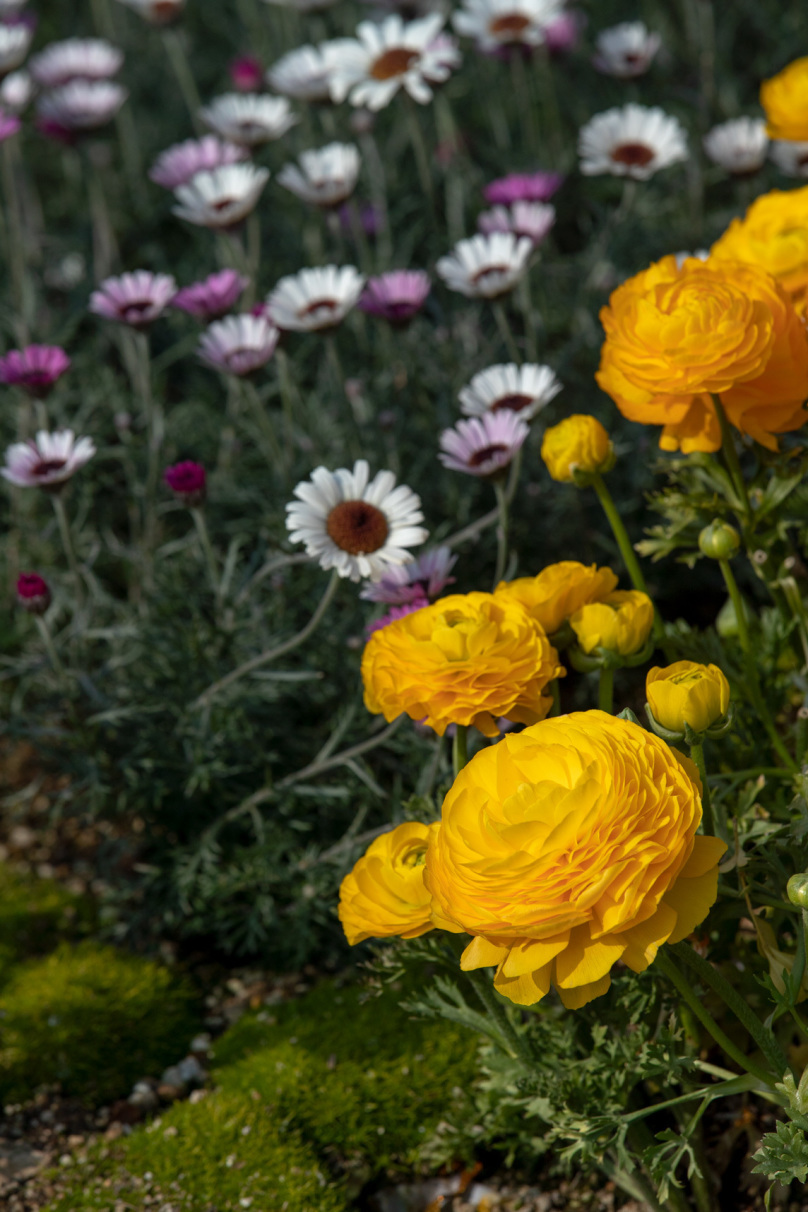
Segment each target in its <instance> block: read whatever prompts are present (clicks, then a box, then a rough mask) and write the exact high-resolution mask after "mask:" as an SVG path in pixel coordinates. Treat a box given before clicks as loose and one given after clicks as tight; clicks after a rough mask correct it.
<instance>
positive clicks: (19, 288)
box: [2, 139, 30, 345]
mask: <svg viewBox="0 0 808 1212" xmlns="http://www.w3.org/2000/svg"><path fill="white" fill-rule="evenodd" d="M11 143H12V140H11V139H6V140H5V142H4V143H3V156H2V160H3V192H4V194H5V197H6V214H7V216H8V220H7V225H6V238H7V239H6V243H7V252H8V262H9V269H10V271H11V281H12V283H13V290H14V299H15V308H16V312H17V315H16V316H15V325H14V327H15V330H16V333H17V336H18V339H19V341H20V344H22V345H27V344H28V334H29V323H28V315H29V310H30V309H29V307H28V294H29V292H28V283H27V275H26V272H25V244H24V241H23V234H22V217H21V212H20V200H19V197H18V195H17V181H16V176H15V173H14V162H13V159H12V151H11Z"/></svg>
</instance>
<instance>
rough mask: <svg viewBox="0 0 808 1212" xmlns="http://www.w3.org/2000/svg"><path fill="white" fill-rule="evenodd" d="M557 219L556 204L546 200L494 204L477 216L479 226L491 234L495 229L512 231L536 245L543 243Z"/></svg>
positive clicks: (482, 230)
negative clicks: (501, 204)
mask: <svg viewBox="0 0 808 1212" xmlns="http://www.w3.org/2000/svg"><path fill="white" fill-rule="evenodd" d="M555 221H556V211H555V207H554V206H550V205H549V204H548V203H546V202H514V203H513V205H512V206H492V207H491V210H484V211H483V212H482V213H481V214H479V215H478V216H477V227H478V228H479V230H480V231H481V232H483V233H484V234H486V235H490V233H491V232H494V231H512V232H513V234H514V235H515V236H527V238H528V240H530V241H531V242H532V243H533V245H534V247H535V246H536V245H538V244H541V242H542V240H543V239H544V237H545V236H546V235H547V233H548V232H549V230H550V228H551V227H552V226H553V224H554V223H555Z"/></svg>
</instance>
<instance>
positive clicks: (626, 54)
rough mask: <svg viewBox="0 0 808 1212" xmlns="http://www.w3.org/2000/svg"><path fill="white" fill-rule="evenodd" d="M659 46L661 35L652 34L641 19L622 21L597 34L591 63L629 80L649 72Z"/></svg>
mask: <svg viewBox="0 0 808 1212" xmlns="http://www.w3.org/2000/svg"><path fill="white" fill-rule="evenodd" d="M661 45H662V38H661V37H660V35H659V34H656V33H651V31H650V30H649V29H648V28H647V27H646V25H645V23H644V22H642V21H622V22H621V23H620V25H612V26H611V27H610V28H609V29H604V30H601V32H600V33H599V34H598V36H597V38H596V39H595V57H594V59H593V60H592V62H593V63H594V65H595V67H596V68H597V69H598V71H601V72H605V74H606V75H607V76H617V78H618V79H619V80H631V79H632V78H633V77H634V76H642V75H644V73H645V72H647V71H648V68H649V67H650V66H651V63H652V61H653V58H654V55H655V54H656V53H657V51H658V50H659V48H660V46H661Z"/></svg>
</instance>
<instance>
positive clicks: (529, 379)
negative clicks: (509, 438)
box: [458, 362, 561, 421]
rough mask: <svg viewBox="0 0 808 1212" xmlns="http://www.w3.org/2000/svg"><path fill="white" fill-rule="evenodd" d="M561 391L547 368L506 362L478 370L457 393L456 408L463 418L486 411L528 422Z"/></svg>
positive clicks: (553, 375) (531, 364)
mask: <svg viewBox="0 0 808 1212" xmlns="http://www.w3.org/2000/svg"><path fill="white" fill-rule="evenodd" d="M560 391H561V384H560V383H559V381H558V379H557V378H556V375H555V372H554V371H552V370H551V369H550V367H549V366H539V365H536V364H535V363H531V362H525V363H524V365H522V366H517V364H516V363H515V362H506V363H503V364H502V365H498V366H489V367H487V368H486V369H485V370H481V371H480V373H479V374H476V375H475V376H474V378H473V379H472V380H471V382H470V383H468V384H467V385H466V386H465V387H463V388H462V389H461V391H460V392H459V393H458V398H459V400H460V409H461V411H462V412H463V413H464V414H465V415H466V416H467V417H481V416H483V415H484V414H485V413H488V412H505V411H508V412H514V413H516V414H517V415H518V416H520V417H522V419H523V420H525V421H530V420H532V419H533V417H535V416H537V415H538V413H540V412H541V410H542V409H543V408H546V407H547V405H548V404H549V403H550V401H551V400H553V399H555V397H556V396H557V395H558V393H559V392H560Z"/></svg>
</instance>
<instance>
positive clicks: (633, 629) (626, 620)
mask: <svg viewBox="0 0 808 1212" xmlns="http://www.w3.org/2000/svg"><path fill="white" fill-rule="evenodd" d="M653 625H654V604H653V602H652V601H651V599H650V598H649V596H648V594H647V593H641V592H640V591H639V589H618V590H616V591H615V592H614V593H610V594H609V596H608V597H607V598H605V599H604V600H603V601H602V602H592V603H590V604H589V605H588V606H582V607H581V609H580V610H576V612H575V614H574V615H573V616H572V618H571V619H570V626H571V627H572V630H573V631H574V632H575V635H576V638H577V640H578V643H579V645H580V646H581V649H582V650H583V651H584V652H585V653H586V654H587V655H589V653H591V652H594V651H595V649H596V648H606V649H608V650H609V652H616V653H618V654H619V655H620V656H633V655H634V654H635V653H636V652H639V651H640V649H641V648H642V647H643V645H644V644H645V642H646V640H647V639H648V637H649V635H650V634H651V628H652V627H653Z"/></svg>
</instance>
